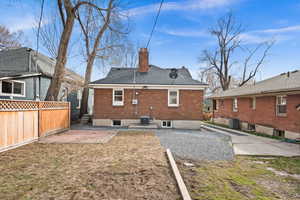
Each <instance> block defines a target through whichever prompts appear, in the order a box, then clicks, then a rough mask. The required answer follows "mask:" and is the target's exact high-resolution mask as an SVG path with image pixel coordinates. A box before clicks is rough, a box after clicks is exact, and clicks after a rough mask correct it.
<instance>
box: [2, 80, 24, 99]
mask: <svg viewBox="0 0 300 200" xmlns="http://www.w3.org/2000/svg"><path fill="white" fill-rule="evenodd" d="M0 94H1V95H4V96H19V97H24V96H25V82H23V81H1V82H0Z"/></svg>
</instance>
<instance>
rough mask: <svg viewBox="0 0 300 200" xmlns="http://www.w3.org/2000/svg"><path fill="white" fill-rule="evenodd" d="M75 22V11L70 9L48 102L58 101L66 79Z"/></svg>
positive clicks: (61, 39)
mask: <svg viewBox="0 0 300 200" xmlns="http://www.w3.org/2000/svg"><path fill="white" fill-rule="evenodd" d="M74 20H75V14H74V13H73V9H70V10H68V11H67V20H66V24H65V26H64V30H63V33H62V35H61V37H60V43H59V47H58V54H57V55H58V56H57V59H56V64H55V70H54V74H53V77H52V80H51V83H50V86H49V88H48V92H47V95H46V99H45V100H46V101H57V98H58V95H59V91H60V88H61V83H62V82H63V79H64V73H65V65H66V62H67V51H68V45H69V41H70V38H71V34H72V30H73V25H74Z"/></svg>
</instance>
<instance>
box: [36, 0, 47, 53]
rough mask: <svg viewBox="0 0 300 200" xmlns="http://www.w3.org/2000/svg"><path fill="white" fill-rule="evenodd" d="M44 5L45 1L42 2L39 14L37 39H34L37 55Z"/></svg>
mask: <svg viewBox="0 0 300 200" xmlns="http://www.w3.org/2000/svg"><path fill="white" fill-rule="evenodd" d="M44 3H45V0H42V5H41V13H40V19H39V24H38V30H37V37H36V52H37V53H38V51H39V39H40V29H41V24H42V19H43V13H44Z"/></svg>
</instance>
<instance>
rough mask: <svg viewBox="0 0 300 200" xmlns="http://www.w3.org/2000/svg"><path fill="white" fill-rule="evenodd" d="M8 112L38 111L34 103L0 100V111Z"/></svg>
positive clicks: (36, 104)
mask: <svg viewBox="0 0 300 200" xmlns="http://www.w3.org/2000/svg"><path fill="white" fill-rule="evenodd" d="M10 110H38V103H37V102H34V101H13V100H1V101H0V111H10Z"/></svg>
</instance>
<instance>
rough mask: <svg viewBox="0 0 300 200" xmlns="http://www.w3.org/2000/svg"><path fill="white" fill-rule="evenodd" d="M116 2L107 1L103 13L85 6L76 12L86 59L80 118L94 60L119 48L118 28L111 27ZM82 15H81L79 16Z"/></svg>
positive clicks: (86, 99)
mask: <svg viewBox="0 0 300 200" xmlns="http://www.w3.org/2000/svg"><path fill="white" fill-rule="evenodd" d="M116 2H117V1H116V0H109V1H108V6H107V10H106V11H105V12H102V11H100V12H95V10H94V9H93V8H92V7H90V6H86V7H85V8H84V7H83V8H84V12H79V11H80V10H78V12H77V19H78V22H79V24H80V27H81V30H82V33H83V41H84V47H85V57H86V71H85V80H84V81H85V82H84V89H83V92H82V99H81V106H80V116H82V115H83V114H86V113H87V107H88V96H89V90H88V84H89V83H90V81H91V75H92V70H93V65H94V62H95V60H96V59H107V57H108V56H109V55H112V54H107V52H111V51H113V50H114V49H115V48H118V47H121V44H117V43H116V42H115V41H118V40H112V39H115V37H116V36H115V35H116V34H117V35H118V34H123V32H122V30H120V27H113V24H115V22H116V21H115V20H117V19H118V16H117V12H118V9H117V8H118V7H117V3H116ZM81 13H82V14H81Z"/></svg>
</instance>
